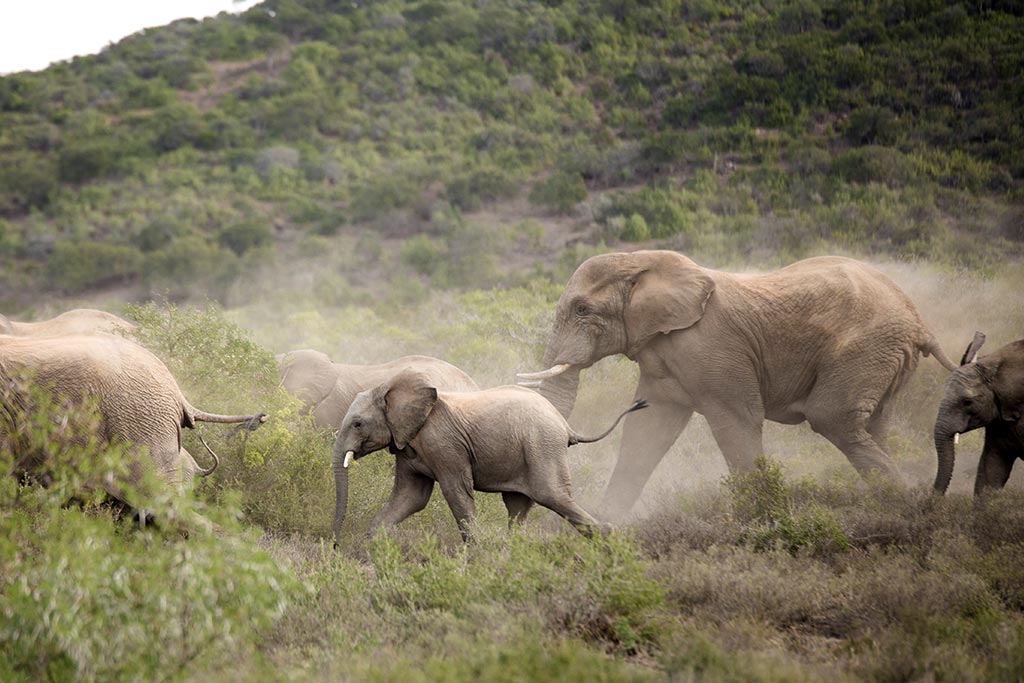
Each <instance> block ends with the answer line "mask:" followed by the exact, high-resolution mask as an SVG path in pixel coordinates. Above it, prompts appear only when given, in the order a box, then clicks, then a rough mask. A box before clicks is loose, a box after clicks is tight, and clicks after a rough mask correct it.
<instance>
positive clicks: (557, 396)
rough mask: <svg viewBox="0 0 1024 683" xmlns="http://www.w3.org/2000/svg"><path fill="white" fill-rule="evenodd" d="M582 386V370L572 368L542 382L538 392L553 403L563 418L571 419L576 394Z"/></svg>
mask: <svg viewBox="0 0 1024 683" xmlns="http://www.w3.org/2000/svg"><path fill="white" fill-rule="evenodd" d="M579 386H580V369H579V367H571V368H569V369H568V370H566V371H565V372H563V373H562V374H560V375H558V376H557V377H552V378H551V379H546V380H544V381H543V382H541V385H540V387H538V388H537V391H538V392H539V393H540V395H541V396H543V397H544V398H546V399H547V400H548V401H550V402H551V405H553V406H554V407H555V408H556V409H557V410H558V412H559V413H561V414H562V417H564V418H565V419H569V415H570V414H571V413H572V408H573V406H574V405H575V404H576V393H577V391H578V390H579Z"/></svg>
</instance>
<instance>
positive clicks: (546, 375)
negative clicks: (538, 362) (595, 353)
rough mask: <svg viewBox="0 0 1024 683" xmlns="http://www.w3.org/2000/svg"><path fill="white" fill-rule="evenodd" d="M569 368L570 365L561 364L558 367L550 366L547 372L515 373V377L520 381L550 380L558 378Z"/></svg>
mask: <svg viewBox="0 0 1024 683" xmlns="http://www.w3.org/2000/svg"><path fill="white" fill-rule="evenodd" d="M571 367H572V365H570V364H569V363H562V364H560V365H552V366H551V367H550V368H548V369H547V370H541V371H540V372H517V373H516V377H517V378H519V379H520V380H523V379H525V380H534V379H551V378H552V377H558V376H559V375H561V374H562V373H563V372H565V371H566V370H568V369H569V368H571Z"/></svg>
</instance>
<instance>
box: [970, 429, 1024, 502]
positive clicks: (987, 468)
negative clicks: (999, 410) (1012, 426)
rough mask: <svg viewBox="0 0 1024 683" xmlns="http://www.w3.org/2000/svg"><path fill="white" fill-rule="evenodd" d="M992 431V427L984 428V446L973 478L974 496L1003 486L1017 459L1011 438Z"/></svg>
mask: <svg viewBox="0 0 1024 683" xmlns="http://www.w3.org/2000/svg"><path fill="white" fill-rule="evenodd" d="M994 431H995V430H994V429H993V428H988V429H986V430H985V447H984V450H982V452H981V460H980V461H979V462H978V476H977V478H976V479H975V480H974V495H976V496H980V495H982V494H983V493H985V492H986V491H993V490H998V489H1001V488H1003V487H1004V486H1005V485H1006V482H1007V480H1008V479H1009V478H1010V471H1011V470H1012V469H1013V461H1014V460H1016V459H1017V454H1016V453H1015V452H1014V444H1013V442H1012V440H1008V439H1005V438H1003V437H1002V435H998V434H993V433H992V432H994Z"/></svg>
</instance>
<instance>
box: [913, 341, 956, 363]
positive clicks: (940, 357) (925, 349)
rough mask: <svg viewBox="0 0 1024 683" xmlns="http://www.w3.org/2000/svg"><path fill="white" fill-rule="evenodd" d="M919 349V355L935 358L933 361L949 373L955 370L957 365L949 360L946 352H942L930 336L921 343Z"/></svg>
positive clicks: (937, 343)
mask: <svg viewBox="0 0 1024 683" xmlns="http://www.w3.org/2000/svg"><path fill="white" fill-rule="evenodd" d="M919 348H920V349H921V353H922V354H924V355H925V356H928V355H932V356H935V360H937V361H939V363H941V364H942V367H944V368H946V369H947V370H949V371H950V372H954V371H955V370H956V369H957V367H958V366H957V364H956V363H954V362H953V361H951V360H950V359H949V356H947V355H946V352H945V351H943V350H942V347H941V346H939V342H938V341H937V340H936V339H935V337H934V336H932V335H931V334H929V335H928V336H927V337H926V338H925V340H924V341H923V342H921V344H920V345H919Z"/></svg>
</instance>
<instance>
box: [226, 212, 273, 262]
mask: <svg viewBox="0 0 1024 683" xmlns="http://www.w3.org/2000/svg"><path fill="white" fill-rule="evenodd" d="M273 238H274V231H273V228H272V227H271V224H270V221H269V220H268V219H267V218H264V217H250V218H246V219H243V220H240V221H238V222H235V223H232V224H231V225H228V226H226V227H224V228H223V229H222V230H221V231H220V234H219V235H218V236H217V241H218V242H220V245H221V246H222V247H226V248H228V249H230V250H231V251H233V252H235V254H237V255H238V256H241V255H242V254H244V253H245V252H247V251H249V250H250V249H255V248H257V247H262V246H264V245H266V244H269V243H270V242H271V240H272V239H273Z"/></svg>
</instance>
